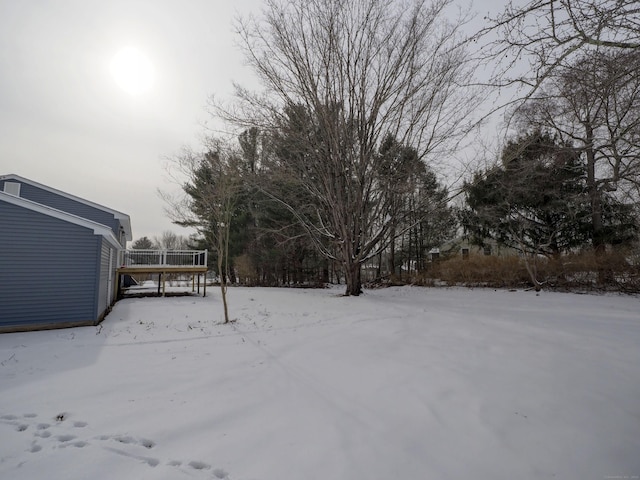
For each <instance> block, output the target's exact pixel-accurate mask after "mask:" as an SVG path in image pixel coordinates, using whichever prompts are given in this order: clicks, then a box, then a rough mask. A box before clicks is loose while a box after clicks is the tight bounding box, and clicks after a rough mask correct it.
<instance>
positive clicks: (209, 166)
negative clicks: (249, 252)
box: [162, 140, 242, 323]
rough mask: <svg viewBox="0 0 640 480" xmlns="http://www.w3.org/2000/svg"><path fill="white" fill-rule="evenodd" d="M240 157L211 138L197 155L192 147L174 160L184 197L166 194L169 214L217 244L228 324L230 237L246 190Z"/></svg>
mask: <svg viewBox="0 0 640 480" xmlns="http://www.w3.org/2000/svg"><path fill="white" fill-rule="evenodd" d="M240 162H241V161H240V159H239V156H238V154H237V152H235V151H234V150H233V148H231V147H230V146H229V145H226V144H225V143H223V142H221V141H219V140H210V141H209V149H208V151H207V152H206V153H204V154H197V153H195V152H193V151H191V150H189V149H185V150H183V151H182V153H181V154H180V155H177V156H176V157H175V158H174V159H173V164H172V166H173V168H174V170H177V171H179V172H180V173H181V176H182V177H183V178H184V179H185V180H184V183H183V184H182V188H183V190H184V193H185V194H186V195H185V196H183V197H179V198H175V197H171V196H169V195H167V194H163V195H162V196H163V199H164V200H165V202H166V203H167V209H166V211H167V214H168V215H169V217H170V218H171V219H172V220H173V221H174V222H175V223H176V224H179V225H183V226H189V227H194V228H196V229H197V231H198V233H199V234H200V235H202V236H203V237H205V239H206V240H207V243H208V244H211V245H213V247H214V249H215V251H216V256H217V268H218V275H219V277H220V293H221V296H222V303H223V308H224V323H229V321H230V319H229V308H228V302H227V285H228V278H229V236H230V231H231V223H232V221H233V214H234V209H235V205H236V202H237V200H238V196H239V193H240V191H241V190H242V179H241V174H240V171H241V167H240Z"/></svg>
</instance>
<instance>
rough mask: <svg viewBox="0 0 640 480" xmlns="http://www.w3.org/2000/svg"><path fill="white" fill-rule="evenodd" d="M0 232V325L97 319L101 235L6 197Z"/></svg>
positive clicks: (1, 209)
mask: <svg viewBox="0 0 640 480" xmlns="http://www.w3.org/2000/svg"><path fill="white" fill-rule="evenodd" d="M22 188H23V189H24V190H28V186H27V185H26V184H23V186H22ZM24 190H23V191H22V192H21V196H22V193H24ZM25 198H31V197H26V195H25ZM41 201H42V199H41ZM48 205H51V203H50V202H49V203H48ZM51 206H54V205H51ZM56 208H58V207H56ZM70 213H72V212H70ZM0 232H2V234H1V235H0V286H1V290H0V329H7V327H11V328H13V327H19V328H29V327H34V328H35V327H55V326H66V325H73V324H76V325H78V324H86V323H95V322H96V321H97V320H98V313H97V301H96V290H97V288H98V286H99V285H98V284H99V282H98V271H97V269H98V265H99V262H97V261H96V259H99V258H100V248H101V243H102V237H101V236H99V235H95V234H94V232H93V230H91V229H89V228H85V227H82V226H79V225H74V224H72V223H69V222H66V221H64V220H61V219H57V218H54V217H50V216H48V215H45V214H42V213H39V212H35V211H32V210H28V209H25V208H22V207H20V206H18V205H14V204H11V203H7V202H0Z"/></svg>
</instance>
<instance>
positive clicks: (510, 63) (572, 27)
mask: <svg viewBox="0 0 640 480" xmlns="http://www.w3.org/2000/svg"><path fill="white" fill-rule="evenodd" d="M485 19H486V20H487V21H488V22H489V26H487V27H485V28H483V29H482V30H480V31H479V32H478V33H477V34H476V36H475V37H474V39H475V41H477V42H479V43H480V44H481V50H480V52H481V57H482V59H483V60H484V61H490V62H493V63H494V65H495V70H494V72H493V75H492V78H491V81H490V83H491V84H492V85H494V86H498V87H505V86H509V85H517V86H519V87H524V98H529V97H530V96H531V95H533V94H534V93H535V92H536V91H537V90H538V89H539V88H540V87H541V86H542V85H543V83H544V82H545V81H546V80H547V79H549V78H550V77H552V76H553V75H554V72H555V71H556V70H557V69H559V68H561V67H566V66H568V65H570V64H571V63H573V62H574V61H575V57H576V55H581V54H586V52H592V51H597V50H626V51H629V50H638V49H639V48H640V3H638V1H637V0H530V1H529V2H527V3H526V4H524V5H523V6H516V5H514V2H513V1H509V3H508V4H507V5H506V7H505V8H504V11H503V12H502V13H501V14H499V15H497V16H493V17H491V16H488V17H485ZM518 100H522V97H518V98H517V99H516V101H518Z"/></svg>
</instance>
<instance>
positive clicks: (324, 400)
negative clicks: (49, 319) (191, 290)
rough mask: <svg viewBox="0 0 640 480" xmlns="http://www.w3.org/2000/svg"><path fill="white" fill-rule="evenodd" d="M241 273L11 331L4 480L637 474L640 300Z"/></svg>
mask: <svg viewBox="0 0 640 480" xmlns="http://www.w3.org/2000/svg"><path fill="white" fill-rule="evenodd" d="M341 292H342V288H340V289H328V290H294V289H262V288H253V289H252V288H232V289H230V290H229V297H230V311H231V314H232V316H233V317H235V318H236V319H237V322H236V323H235V324H233V325H219V324H218V322H220V320H221V315H222V313H221V312H222V310H221V302H220V297H219V293H218V292H217V291H216V290H215V289H211V290H210V291H209V293H210V294H211V295H210V296H209V297H207V298H201V297H179V298H164V299H162V298H144V299H127V300H124V301H121V302H119V303H118V304H116V306H115V308H114V309H113V311H112V312H111V313H110V314H109V315H108V316H107V318H106V319H105V321H104V322H103V324H102V325H100V326H98V327H84V328H74V329H67V330H56V331H44V332H29V333H13V334H4V335H0V478H2V479H12V480H18V479H29V480H34V479H65V480H69V479H92V480H101V479H180V478H185V479H186V478H192V479H205V478H207V479H216V478H219V479H232V480H301V479H304V480H313V479H318V480H347V479H348V480H365V479H366V480H376V479H380V480H382V479H385V480H387V479H389V480H390V479H394V480H395V479H398V480H415V479H435V480H439V479H456V480H458V479H468V478H469V479H490V480H496V479H533V478H544V479H546V478H557V479H580V480H585V479H594V480H603V479H606V478H634V477H635V478H638V476H639V475H640V299H638V298H634V297H622V296H591V295H572V294H555V293H542V294H541V295H539V296H536V295H535V293H532V292H521V291H519V292H507V291H500V290H499V291H494V290H466V289H423V288H412V287H403V288H389V289H383V290H374V291H367V292H366V293H365V294H364V295H363V296H361V297H359V298H345V297H342V296H340V293H341Z"/></svg>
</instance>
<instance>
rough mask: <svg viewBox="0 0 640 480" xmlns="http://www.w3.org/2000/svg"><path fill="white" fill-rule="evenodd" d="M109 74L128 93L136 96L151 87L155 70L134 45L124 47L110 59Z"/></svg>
mask: <svg viewBox="0 0 640 480" xmlns="http://www.w3.org/2000/svg"><path fill="white" fill-rule="evenodd" d="M110 71H111V76H112V77H113V79H114V80H115V81H116V83H117V84H118V86H119V87H120V88H121V89H122V90H124V91H125V92H127V93H128V94H129V95H132V96H137V95H141V94H143V93H145V92H147V91H149V90H150V89H151V88H152V87H153V83H154V80H155V71H154V68H153V64H152V63H151V61H150V60H149V58H148V57H147V56H146V55H145V54H144V53H143V52H142V51H140V50H138V49H137V48H135V47H125V48H123V49H122V50H120V51H118V53H116V54H115V55H114V57H113V58H112V59H111V64H110Z"/></svg>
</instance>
